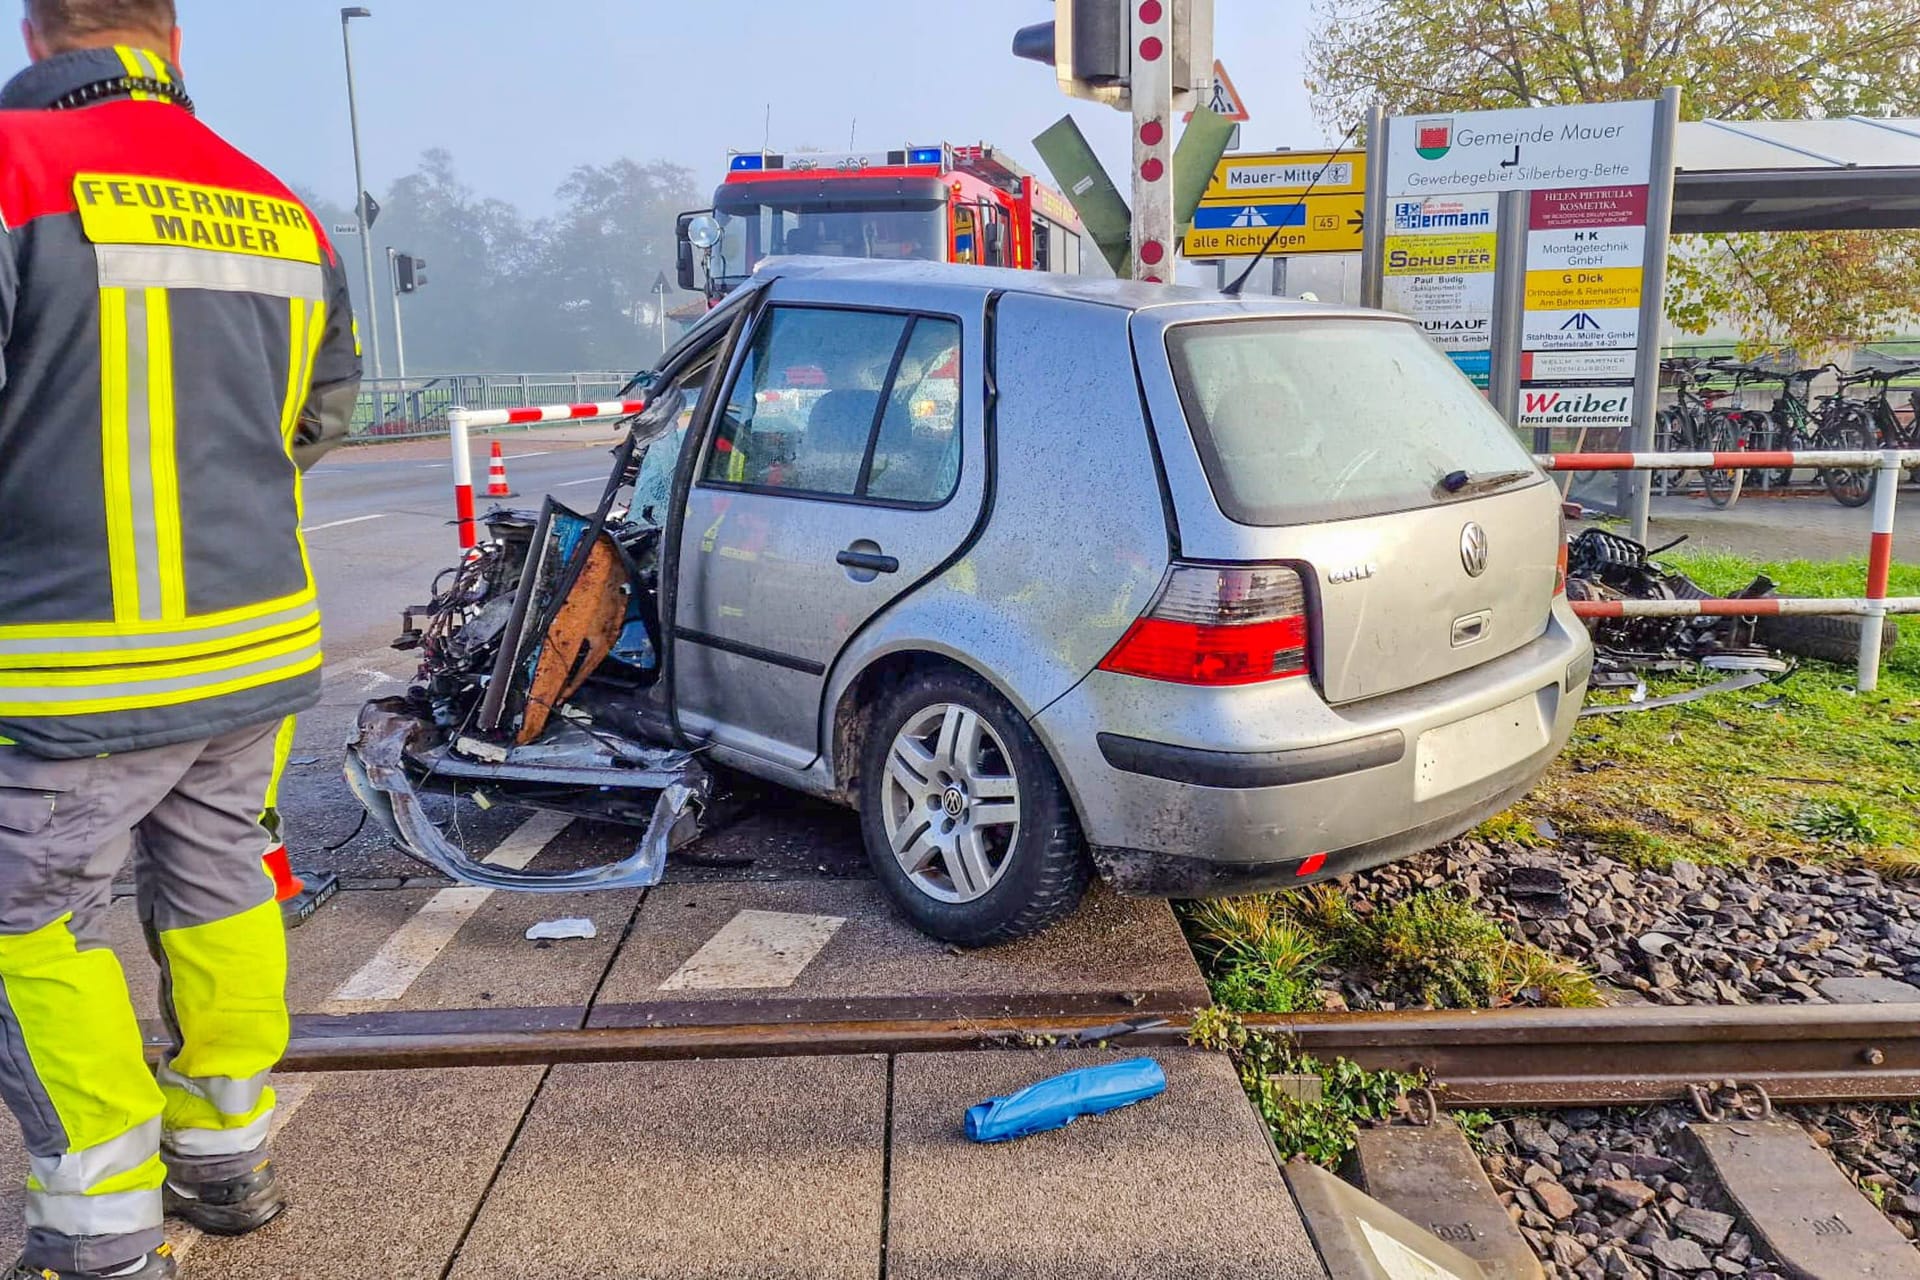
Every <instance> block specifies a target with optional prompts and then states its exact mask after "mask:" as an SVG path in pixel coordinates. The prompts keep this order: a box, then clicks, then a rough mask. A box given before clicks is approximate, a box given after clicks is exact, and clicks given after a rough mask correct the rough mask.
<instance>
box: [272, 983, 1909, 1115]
mask: <svg viewBox="0 0 1920 1280" xmlns="http://www.w3.org/2000/svg"><path fill="white" fill-rule="evenodd" d="M904 1003H906V1002H902V1001H899V1000H886V1001H872V1002H860V1001H843V1000H831V1001H742V1002H709V1001H703V1002H687V1003H684V1004H679V1005H675V1004H670V1003H661V1004H642V1005H600V1006H597V1007H594V1008H592V1009H591V1010H589V1009H587V1008H567V1007H561V1008H537V1009H487V1010H436V1011H424V1012H394V1013H377V1014H359V1015H350V1016H341V1017H326V1016H317V1015H314V1016H303V1017H299V1018H296V1019H295V1020H294V1038H293V1043H292V1046H291V1048H290V1049H289V1051H288V1054H287V1058H286V1062H285V1064H284V1066H283V1070H287V1071H295V1072H301V1071H376V1070H394V1069H406V1068H445V1067H476V1066H511V1065H523V1064H539V1063H545V1064H555V1063H569V1062H621V1061H665V1060H673V1059H690V1058H752V1057H792V1056H818V1055H833V1054H859V1053H910V1052H935V1051H948V1050H964V1049H977V1048H1007V1047H1009V1046H1033V1047H1046V1046H1053V1045H1063V1044H1081V1045H1084V1044H1092V1043H1096V1042H1123V1043H1124V1044H1125V1045H1126V1046H1129V1047H1133V1046H1139V1047H1164V1046H1169V1045H1174V1044H1179V1043H1183V1042H1184V1039H1185V1031H1186V1026H1187V1016H1188V1011H1186V1010H1181V1009H1175V1008H1169V1007H1156V1006H1155V1005H1154V1004H1151V1003H1150V1004H1147V1005H1143V1006H1142V1007H1139V1008H1135V1009H1131V1010H1124V1011H1121V1012H1120V1014H1119V1016H1116V1012H1115V1010H1113V1009H1111V1008H1096V1007H1094V1004H1095V1002H1092V1001H1084V1002H1066V1003H1064V1004H1063V1003H1062V1002H1058V1001H1051V1002H1050V1001H1044V1000H1029V1001H1024V1002H1022V1001H1005V1000H1001V1001H992V1002H986V1001H983V1002H979V1003H978V1004H977V1005H976V1006H975V1007H971V1008H969V1007H968V1006H967V1005H966V1004H965V1003H964V1002H953V1003H949V1004H948V1006H947V1007H946V1008H944V1009H934V1010H929V1011H928V1012H927V1013H926V1014H925V1015H924V1016H910V1015H908V1014H907V1013H906V1012H905V1011H904V1010H903V1009H902V1008H901V1006H902V1005H903V1004H904ZM1076 1004H1077V1005H1078V1007H1075V1005H1076ZM1246 1022H1247V1024H1248V1025H1249V1026H1250V1027H1255V1028H1258V1029H1260V1030H1263V1031H1267V1032H1271V1033H1274V1034H1280V1035H1285V1036H1286V1037H1288V1038H1289V1039H1291V1040H1292V1041H1293V1042H1294V1043H1295V1044H1296V1045H1297V1046H1298V1047H1299V1048H1300V1049H1301V1050H1303V1051H1304V1052H1306V1053H1309V1054H1312V1055H1313V1056H1315V1057H1319V1058H1322V1059H1327V1058H1347V1059H1350V1060H1352V1061H1354V1062H1357V1063H1359V1064H1360V1065H1361V1066H1364V1067H1368V1068H1372V1069H1376V1070H1380V1069H1391V1070H1396V1071H1406V1072H1418V1073H1420V1074H1422V1075H1424V1076H1425V1077H1427V1079H1428V1080H1429V1081H1431V1082H1432V1085H1433V1087H1434V1089H1435V1092H1436V1096H1437V1097H1438V1098H1439V1099H1440V1101H1441V1103H1442V1105H1443V1106H1446V1107H1456V1108H1463V1107H1488V1106H1498V1107H1540V1108H1549V1107H1574V1106H1587V1107H1591V1106H1622V1105H1630V1104H1646V1103H1655V1102H1669V1101H1679V1100H1684V1099H1686V1098H1687V1097H1688V1096H1689V1095H1688V1090H1689V1087H1690V1086H1693V1085H1701V1084H1714V1083H1718V1082H1720V1081H1724V1080H1729V1079H1736V1080H1739V1081H1741V1082H1743V1083H1750V1084H1759V1085H1761V1086H1762V1087H1764V1088H1765V1089H1766V1090H1767V1092H1768V1093H1769V1094H1770V1095H1771V1096H1772V1097H1773V1098H1774V1099H1776V1100H1777V1101H1781V1102H1837V1101H1861V1100H1895V1099H1908V1098H1920V1019H1916V1018H1915V1016H1914V1013H1913V1010H1912V1008H1911V1007H1909V1006H1902V1005H1772V1006H1698V1005H1695V1006H1681V1007H1658V1006H1644V1007H1643V1006H1635V1007H1626V1008H1621V1007H1613V1008H1604V1009H1498V1010H1479V1011H1462V1010H1426V1011H1411V1012H1399V1013H1344V1014H1314V1015H1270V1016H1261V1015H1253V1016H1249V1017H1248V1018H1247V1019H1246Z"/></svg>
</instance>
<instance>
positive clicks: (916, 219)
mask: <svg viewBox="0 0 1920 1280" xmlns="http://www.w3.org/2000/svg"><path fill="white" fill-rule="evenodd" d="M756 194H758V193H755V192H750V191H744V190H743V191H728V192H723V193H722V195H723V199H722V200H721V202H720V204H719V207H718V208H717V209H716V210H715V217H717V218H718V219H719V220H720V224H721V228H722V236H721V240H720V244H719V245H718V246H717V247H716V248H715V249H714V251H713V274H714V277H715V278H716V279H725V280H728V281H733V280H739V279H742V278H744V277H746V276H748V275H751V274H752V272H753V269H754V267H755V266H757V265H758V264H759V262H760V260H761V259H762V258H770V257H775V256H777V255H782V254H822V255H827V256H831V257H837V258H906V259H920V260H923V261H928V262H938V261H940V260H942V259H943V258H945V257H946V238H947V219H946V208H945V206H944V205H943V204H941V203H936V202H930V201H922V200H913V201H901V200H899V199H898V198H897V197H896V198H894V199H892V200H885V199H878V200H875V201H874V202H873V203H871V204H868V203H865V202H862V203H860V204H857V205H855V204H851V203H850V202H848V201H846V200H844V199H839V200H833V201H831V202H829V201H823V200H819V199H817V198H816V199H806V198H801V199H797V200H792V201H789V200H784V199H779V200H768V201H764V202H762V201H757V200H755V199H754V198H753V197H754V195H756Z"/></svg>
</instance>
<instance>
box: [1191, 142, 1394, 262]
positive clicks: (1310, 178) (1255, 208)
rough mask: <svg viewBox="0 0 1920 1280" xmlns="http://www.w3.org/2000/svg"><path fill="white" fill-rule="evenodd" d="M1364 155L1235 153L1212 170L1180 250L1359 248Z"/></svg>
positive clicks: (1209, 254) (1212, 254)
mask: <svg viewBox="0 0 1920 1280" xmlns="http://www.w3.org/2000/svg"><path fill="white" fill-rule="evenodd" d="M1366 188H1367V159H1366V156H1365V155H1363V154H1361V153H1360V152H1354V151H1344V152H1333V151H1274V152H1261V153H1256V154H1251V155H1231V156H1227V157H1225V158H1224V159H1222V160H1221V161H1220V163H1219V165H1217V166H1216V167H1215V169H1214V172H1213V181H1212V182H1210V183H1208V184H1207V190H1206V194H1205V195H1203V196H1202V197H1201V201H1200V207H1199V208H1198V209H1196V210H1194V215H1193V229H1192V230H1191V231H1190V232H1189V233H1188V234H1187V238H1186V242H1185V244H1184V246H1183V251H1184V252H1185V253H1186V255H1187V257H1189V258H1231V257H1245V256H1248V255H1251V254H1256V253H1259V252H1260V251H1261V249H1263V248H1265V247H1266V244H1267V241H1268V239H1269V238H1271V237H1273V235H1274V232H1275V230H1276V229H1279V231H1280V235H1279V238H1278V239H1277V240H1274V243H1273V247H1272V248H1271V249H1270V250H1268V252H1269V253H1271V254H1273V255H1275V256H1279V257H1284V256H1288V255H1291V254H1302V253H1358V252H1360V249H1361V246H1362V243H1363V241H1364V238H1365V237H1364V234H1363V233H1364V230H1365V221H1366V220H1365V217H1364V214H1365V206H1366Z"/></svg>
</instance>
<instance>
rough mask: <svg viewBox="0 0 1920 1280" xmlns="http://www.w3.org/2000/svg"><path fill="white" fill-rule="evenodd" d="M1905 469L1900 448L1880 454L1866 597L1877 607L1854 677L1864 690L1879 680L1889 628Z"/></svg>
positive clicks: (1864, 635)
mask: <svg viewBox="0 0 1920 1280" xmlns="http://www.w3.org/2000/svg"><path fill="white" fill-rule="evenodd" d="M1904 471H1905V468H1904V467H1903V466H1902V465H1901V461H1900V453H1899V451H1898V450H1895V449H1888V450H1887V451H1885V452H1884V453H1882V454H1881V455H1880V478H1879V483H1878V484H1876V485H1874V487H1873V537H1872V541H1871V542H1869V543H1868V545H1867V600H1868V602H1869V603H1870V604H1872V605H1873V606H1874V607H1873V608H1870V609H1869V610H1868V611H1867V625H1866V626H1864V627H1862V628H1861V629H1860V678H1859V679H1858V680H1857V681H1855V683H1856V684H1857V685H1859V687H1860V691H1861V692H1862V693H1871V692H1873V690H1874V689H1876V688H1878V687H1879V684H1880V633H1881V632H1882V631H1884V630H1886V617H1887V605H1886V599H1887V577H1888V575H1889V574H1890V573H1891V571H1892V569H1893V512H1894V506H1895V504H1896V503H1897V502H1898V501H1899V495H1900V477H1901V474H1902V473H1903V472H1904Z"/></svg>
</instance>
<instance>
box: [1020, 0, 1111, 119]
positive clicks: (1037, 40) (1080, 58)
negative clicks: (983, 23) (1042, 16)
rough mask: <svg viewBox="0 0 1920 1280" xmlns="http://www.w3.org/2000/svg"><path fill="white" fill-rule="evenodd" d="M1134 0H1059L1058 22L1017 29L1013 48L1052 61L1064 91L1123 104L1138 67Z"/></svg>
mask: <svg viewBox="0 0 1920 1280" xmlns="http://www.w3.org/2000/svg"><path fill="white" fill-rule="evenodd" d="M1132 34H1133V5H1132V0H1054V5H1053V21H1052V22H1041V23H1036V24H1034V25H1033V26H1030V27H1022V28H1020V30H1019V31H1017V32H1015V33H1014V37H1013V51H1014V53H1015V54H1017V55H1018V56H1020V57H1022V58H1030V59H1032V60H1033V61H1035V62H1044V63H1047V64H1049V65H1051V66H1052V67H1053V69H1054V74H1056V75H1057V76H1059V78H1060V91H1061V92H1062V93H1064V94H1066V95H1067V96H1068V97H1072V98H1087V99H1090V100H1092V101H1095V102H1105V103H1109V104H1111V105H1113V106H1121V105H1123V104H1124V103H1125V101H1126V93H1127V81H1128V79H1129V77H1130V75H1131V72H1132V70H1133V51H1132V50H1131V49H1129V48H1128V47H1127V45H1128V39H1129V37H1130V36H1131V35H1132Z"/></svg>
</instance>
